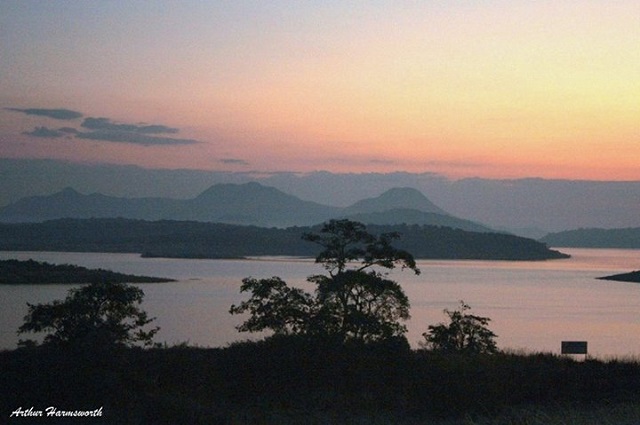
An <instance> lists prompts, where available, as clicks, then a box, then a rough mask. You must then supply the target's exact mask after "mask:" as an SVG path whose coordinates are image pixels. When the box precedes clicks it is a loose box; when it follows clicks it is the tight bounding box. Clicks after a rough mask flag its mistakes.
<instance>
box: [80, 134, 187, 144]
mask: <svg viewBox="0 0 640 425" xmlns="http://www.w3.org/2000/svg"><path fill="white" fill-rule="evenodd" d="M76 137H77V138H79V139H89V140H100V141H105V142H117V143H132V144H136V145H145V146H151V145H192V144H196V143H200V142H198V141H197V140H194V139H177V138H174V137H160V136H149V135H148V134H141V133H135V132H129V131H117V130H115V131H114V130H97V131H91V132H79V133H78V134H77V135H76Z"/></svg>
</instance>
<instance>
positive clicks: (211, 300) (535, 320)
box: [0, 249, 640, 357]
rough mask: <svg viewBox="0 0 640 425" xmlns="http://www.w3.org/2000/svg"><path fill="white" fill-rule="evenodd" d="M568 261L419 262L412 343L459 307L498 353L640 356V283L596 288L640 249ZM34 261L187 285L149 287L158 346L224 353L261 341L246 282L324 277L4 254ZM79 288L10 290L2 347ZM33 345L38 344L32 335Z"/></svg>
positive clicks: (638, 264) (291, 270)
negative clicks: (466, 307) (576, 348)
mask: <svg viewBox="0 0 640 425" xmlns="http://www.w3.org/2000/svg"><path fill="white" fill-rule="evenodd" d="M562 251H563V252H566V253H568V254H571V255H572V258H570V259H566V260H552V261H542V262H502V261H496V262H488V261H436V260H428V261H419V262H418V265H419V267H420V268H421V270H422V274H421V275H420V276H414V275H413V274H411V273H410V272H408V271H404V272H400V271H394V272H393V273H392V274H391V277H392V278H393V279H395V280H397V281H398V282H400V283H401V284H402V286H403V288H404V289H405V291H406V292H407V295H408V296H409V299H410V301H411V316H412V318H411V320H410V321H409V322H408V328H409V333H408V338H409V342H410V343H411V344H412V345H413V346H418V342H419V341H420V340H422V336H421V335H422V333H423V332H425V331H426V329H427V326H428V325H429V324H436V323H439V322H441V321H444V320H445V316H444V314H443V312H442V310H443V309H445V308H449V309H451V308H456V307H457V305H458V302H459V300H464V301H465V302H466V303H468V304H470V305H471V307H472V310H471V311H472V313H474V314H478V315H481V316H488V317H490V318H491V319H492V321H491V323H490V327H491V329H492V330H493V331H494V332H495V333H496V334H498V340H497V341H498V346H499V347H500V348H509V349H525V350H527V351H550V352H556V353H557V352H559V350H560V342H561V341H562V340H584V341H588V342H589V352H590V354H592V355H596V356H599V357H609V356H616V357H621V356H628V355H632V356H640V284H635V283H624V282H612V281H602V280H596V279H595V278H596V277H599V276H604V275H608V274H614V273H622V272H628V271H632V270H637V269H639V268H640V251H639V250H612V249H562ZM9 258H15V259H20V260H26V259H29V258H32V259H34V260H39V261H48V262H50V263H55V264H63V263H69V264H76V265H80V266H85V267H90V268H105V269H110V270H114V271H119V272H123V273H131V274H145V275H154V276H163V277H170V278H174V279H177V280H178V282H175V283H163V284H142V285H139V286H140V287H141V288H142V289H143V290H144V292H145V301H144V303H143V308H144V309H145V310H147V311H148V312H149V314H150V315H151V316H155V317H156V318H157V319H156V323H157V324H158V325H159V326H160V327H161V328H162V329H161V330H160V332H159V333H158V335H157V337H156V340H157V341H166V342H167V343H169V344H173V343H179V342H188V343H190V344H194V345H200V346H220V345H225V344H227V343H230V342H233V341H238V340H241V339H246V338H249V337H252V338H255V337H256V336H252V335H249V334H241V333H238V332H237V331H236V330H235V328H234V326H235V325H237V324H238V323H240V322H241V321H242V318H240V317H236V316H231V315H229V314H228V310H229V306H230V305H231V304H233V303H238V302H240V301H242V300H243V299H245V298H246V295H243V294H240V293H239V287H240V284H241V280H242V278H244V277H247V276H252V277H256V278H263V277H271V276H280V277H282V278H283V279H284V280H285V281H287V282H288V283H289V284H290V285H293V286H300V287H304V288H306V289H312V287H310V286H309V284H308V283H307V282H306V277H307V276H309V275H311V274H317V273H322V272H323V269H322V268H321V267H320V266H318V265H316V264H314V263H313V261H311V260H300V259H283V258H268V259H265V258H261V259H249V260H182V259H145V258H141V257H140V256H138V255H135V254H102V253H59V252H0V259H9ZM71 287H72V286H71V285H56V286H51V285H18V286H6V285H5V286H0V294H1V296H0V348H14V347H15V346H16V343H17V341H18V336H17V335H16V333H15V331H16V329H17V328H18V327H19V326H20V324H21V323H22V320H23V317H24V315H25V314H26V312H27V307H26V303H27V302H30V303H42V302H49V301H52V300H54V299H61V298H64V297H65V295H66V292H67V290H68V289H69V288H71ZM23 337H29V336H23Z"/></svg>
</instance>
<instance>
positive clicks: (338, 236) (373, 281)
mask: <svg viewBox="0 0 640 425" xmlns="http://www.w3.org/2000/svg"><path fill="white" fill-rule="evenodd" d="M399 236H400V235H398V234H396V233H386V234H381V235H373V234H371V233H369V232H368V231H367V229H366V227H365V225H363V224H362V223H358V222H354V221H350V220H331V221H329V222H327V223H325V224H324V225H323V227H322V228H321V230H320V233H306V234H304V235H303V239H305V240H307V241H310V242H313V243H316V244H319V245H320V246H322V248H323V249H322V251H321V252H320V253H319V254H318V255H317V257H316V263H320V264H322V265H323V267H324V268H325V269H326V270H327V272H328V274H327V275H323V274H319V275H313V276H309V277H308V279H307V280H308V281H309V282H311V283H314V284H315V286H316V290H315V293H314V294H313V295H312V294H309V293H307V292H305V291H303V290H301V289H297V288H290V287H289V286H287V284H286V283H285V282H284V281H282V280H281V279H280V278H278V277H273V278H270V279H259V280H257V279H253V278H247V279H244V280H243V285H242V287H241V292H251V298H250V299H249V300H247V301H244V302H242V303H241V304H239V305H238V306H236V305H233V306H231V309H230V313H231V314H242V313H246V312H248V313H249V314H250V315H251V317H250V318H249V319H248V320H247V321H245V322H244V323H243V324H241V325H240V326H238V330H240V331H242V332H258V331H263V330H271V331H273V332H274V333H275V334H307V335H325V336H330V337H334V338H338V339H339V340H341V341H346V340H349V339H356V340H362V341H375V340H382V339H388V338H391V337H402V336H403V335H404V333H405V332H406V327H405V326H404V325H403V324H402V323H400V322H401V321H404V320H407V319H408V318H409V299H408V297H407V296H406V294H405V293H404V291H403V290H402V287H401V286H400V285H399V284H398V283H397V282H395V281H393V280H390V279H388V278H387V277H386V275H385V274H384V273H382V271H381V269H386V270H390V269H393V268H395V267H396V266H397V265H401V267H402V268H410V269H411V270H413V271H414V273H416V274H419V273H420V270H419V269H418V267H417V266H416V263H415V260H414V258H413V256H412V255H411V254H410V253H408V252H406V251H403V250H399V249H396V248H394V247H393V246H392V244H391V243H392V241H393V240H395V239H397V238H398V237H399Z"/></svg>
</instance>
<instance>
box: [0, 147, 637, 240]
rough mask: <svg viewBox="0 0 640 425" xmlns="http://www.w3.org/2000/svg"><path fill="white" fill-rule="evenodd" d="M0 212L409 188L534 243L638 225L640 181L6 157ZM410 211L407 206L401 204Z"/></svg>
mask: <svg viewBox="0 0 640 425" xmlns="http://www.w3.org/2000/svg"><path fill="white" fill-rule="evenodd" d="M0 181H1V182H2V184H0V207H3V206H6V205H9V204H10V203H12V202H16V201H17V200H19V199H22V198H24V197H28V196H36V195H47V194H51V193H55V192H58V191H60V190H62V189H63V188H65V187H69V186H73V187H74V188H75V189H77V190H78V191H79V192H81V193H96V192H97V193H102V194H104V195H108V196H113V197H127V198H140V197H160V198H170V199H193V198H194V197H196V196H197V195H198V194H200V193H201V192H203V191H204V190H206V189H207V188H209V187H211V186H212V185H214V184H221V183H236V184H242V183H247V182H250V181H256V182H259V183H261V184H263V185H267V186H271V187H274V188H277V189H279V190H281V191H284V192H286V193H288V194H290V195H293V196H296V197H298V198H300V199H303V200H307V201H313V202H317V203H319V204H322V205H332V206H338V207H347V206H349V205H352V204H354V203H356V202H357V201H360V200H362V199H366V198H373V197H377V196H379V195H380V194H381V193H383V192H384V191H386V190H389V189H392V188H397V187H411V188H415V189H418V190H419V191H421V192H422V193H424V194H426V195H427V196H428V197H429V200H431V201H432V202H433V203H435V204H436V205H438V207H440V208H442V209H443V210H445V211H447V212H448V213H449V214H450V215H453V216H455V217H463V218H465V219H468V220H472V221H475V222H477V223H483V224H485V225H487V226H490V227H491V228H494V229H507V230H509V231H510V232H512V233H516V234H523V235H526V236H529V237H536V238H539V237H542V236H544V235H545V234H547V233H549V232H558V231H562V230H567V229H576V228H603V229H615V228H626V227H639V226H640V203H638V199H640V181H589V180H562V179H540V178H523V179H509V180H507V179H482V178H473V179H461V180H456V179H450V178H447V177H445V176H442V175H438V174H435V173H429V172H425V173H408V172H392V173H341V174H340V173H329V172H326V171H318V172H311V173H294V172H275V173H252V172H223V171H204V170H186V169H182V170H168V169H148V168H142V167H138V166H132V165H116V164H80V163H73V162H67V161H58V160H49V159H10V158H0ZM398 208H404V206H398Z"/></svg>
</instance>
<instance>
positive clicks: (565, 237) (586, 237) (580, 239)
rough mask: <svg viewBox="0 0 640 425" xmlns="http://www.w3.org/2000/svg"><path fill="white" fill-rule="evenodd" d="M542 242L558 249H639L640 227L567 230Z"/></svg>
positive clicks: (549, 235)
mask: <svg viewBox="0 0 640 425" xmlns="http://www.w3.org/2000/svg"><path fill="white" fill-rule="evenodd" d="M541 242H543V243H546V244H548V245H550V246H557V247H572V248H626V249H639V248H640V227H630V228H626V229H576V230H567V231H565V232H558V233H550V234H548V235H547V236H545V237H544V238H542V239H541Z"/></svg>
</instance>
